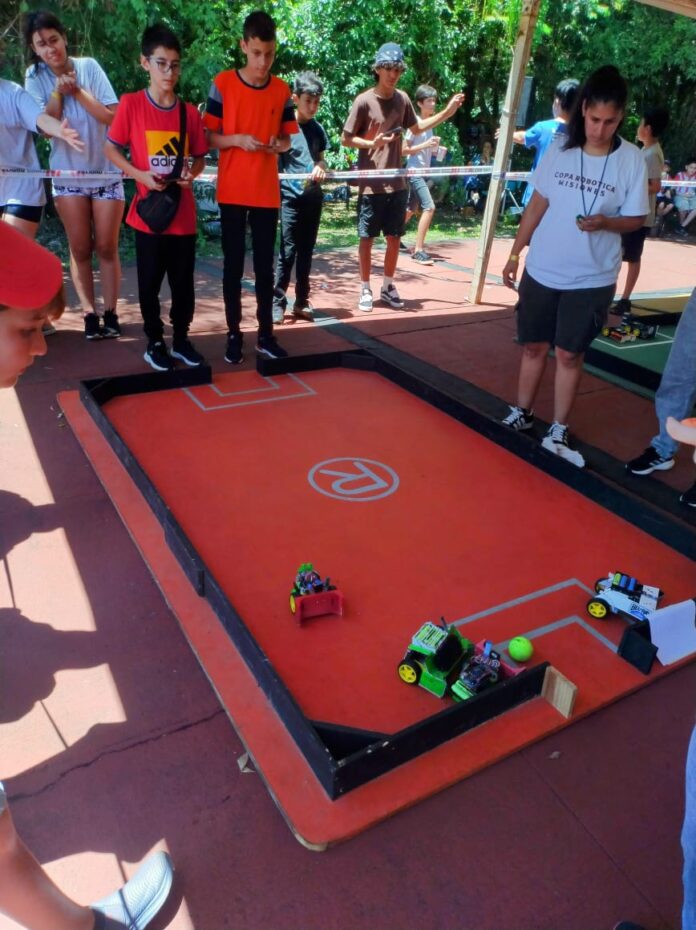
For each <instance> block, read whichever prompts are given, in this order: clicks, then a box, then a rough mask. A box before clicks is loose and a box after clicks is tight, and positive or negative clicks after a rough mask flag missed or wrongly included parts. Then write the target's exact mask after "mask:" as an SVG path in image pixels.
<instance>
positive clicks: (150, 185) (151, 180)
mask: <svg viewBox="0 0 696 930" xmlns="http://www.w3.org/2000/svg"><path fill="white" fill-rule="evenodd" d="M104 154H105V155H106V157H107V158H108V159H109V161H110V162H111V163H112V164H114V165H116V167H117V168H120V170H121V171H123V173H124V174H127V175H128V177H129V178H133V180H134V181H138V182H139V183H140V184H142V185H143V186H144V187H147V189H148V190H151V191H161V190H164V188H165V187H166V185H165V184H164V182H163V181H162V179H161V178H160V177H159V175H156V174H153V172H152V171H140V169H138V168H136V167H135V165H133V164H131V162H129V161H128V159H127V158H126V156H125V155H124V154H123V152H122V151H121V149H120V148H119V147H118V146H117V145H114V143H113V142H109V140H108V139H107V141H106V142H105V143H104ZM202 160H203V159H201V161H202Z"/></svg>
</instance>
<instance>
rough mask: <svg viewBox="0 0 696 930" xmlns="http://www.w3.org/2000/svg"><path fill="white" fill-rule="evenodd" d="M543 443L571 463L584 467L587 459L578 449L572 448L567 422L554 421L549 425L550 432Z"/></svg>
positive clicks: (546, 447) (543, 445)
mask: <svg viewBox="0 0 696 930" xmlns="http://www.w3.org/2000/svg"><path fill="white" fill-rule="evenodd" d="M541 445H542V448H544V449H546V451H547V452H552V453H553V454H554V455H557V456H558V457H559V458H562V459H565V460H566V462H570V463H571V465H575V466H576V467H577V468H584V466H585V459H584V458H583V457H582V455H581V454H580V453H579V452H578V451H577V450H576V449H571V448H570V446H569V445H568V427H567V426H566V425H565V423H558V422H556V421H554V422H553V423H552V424H551V426H550V427H549V431H548V433H547V434H546V435H545V436H544V438H543V439H542V440H541Z"/></svg>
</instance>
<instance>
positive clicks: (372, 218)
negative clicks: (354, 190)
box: [358, 189, 408, 239]
mask: <svg viewBox="0 0 696 930" xmlns="http://www.w3.org/2000/svg"><path fill="white" fill-rule="evenodd" d="M407 200H408V191H407V190H405V189H404V190H401V191H393V192H392V193H390V194H362V195H361V196H360V207H359V212H358V235H359V236H360V238H361V239H374V238H375V237H376V236H379V234H380V233H384V235H385V236H399V237H401V236H403V234H404V221H405V219H406V202H407Z"/></svg>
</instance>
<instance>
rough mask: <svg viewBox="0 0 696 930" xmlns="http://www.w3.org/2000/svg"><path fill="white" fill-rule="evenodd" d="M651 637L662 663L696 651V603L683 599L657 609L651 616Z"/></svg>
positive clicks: (668, 662)
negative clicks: (677, 602)
mask: <svg viewBox="0 0 696 930" xmlns="http://www.w3.org/2000/svg"><path fill="white" fill-rule="evenodd" d="M650 639H651V640H652V642H653V645H655V646H657V659H658V661H659V662H661V663H662V665H671V664H672V662H677V661H678V660H679V659H683V658H684V656H688V655H689V654H690V653H692V652H696V603H694V601H693V600H688V601H681V602H680V603H679V604H670V606H669V607H661V608H660V609H659V610H656V611H655V613H654V614H652V616H651V617H650Z"/></svg>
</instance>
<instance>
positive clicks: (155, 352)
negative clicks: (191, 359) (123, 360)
mask: <svg viewBox="0 0 696 930" xmlns="http://www.w3.org/2000/svg"><path fill="white" fill-rule="evenodd" d="M143 358H144V359H145V361H146V362H147V363H148V365H150V366H151V367H152V368H154V369H155V371H173V370H174V362H173V361H172V357H171V355H170V354H169V352H168V351H167V347H166V345H165V344H164V343H163V342H150V343H148V347H147V349H146V350H145V355H143Z"/></svg>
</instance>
